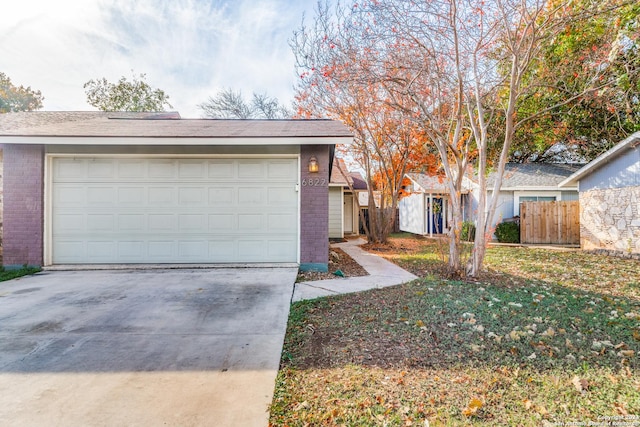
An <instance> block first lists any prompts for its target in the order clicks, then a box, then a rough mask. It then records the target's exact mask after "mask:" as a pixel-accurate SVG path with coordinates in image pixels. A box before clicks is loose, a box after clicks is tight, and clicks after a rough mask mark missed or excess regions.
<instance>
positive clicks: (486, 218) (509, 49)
mask: <svg viewBox="0 0 640 427" xmlns="http://www.w3.org/2000/svg"><path fill="white" fill-rule="evenodd" d="M575 3H576V2H573V1H563V0H554V1H547V0H494V1H492V2H485V1H479V0H431V1H425V2H416V1H412V0H365V1H362V2H358V3H350V4H348V5H345V4H340V3H338V4H336V5H335V6H334V7H330V6H329V5H328V4H327V3H320V4H319V7H318V9H317V10H316V16H315V17H314V20H313V23H312V25H309V26H305V25H303V26H302V28H301V29H300V31H298V32H297V33H296V34H295V36H294V40H293V42H292V47H293V50H294V53H295V54H296V58H297V64H298V69H299V70H300V72H301V76H302V79H301V83H300V85H299V87H298V93H299V94H300V99H301V100H302V99H304V101H305V105H311V106H313V111H314V114H319V115H323V114H327V115H331V116H333V117H337V118H340V119H342V120H344V121H345V122H347V123H348V124H349V125H350V126H352V128H353V129H354V131H355V132H356V134H358V133H362V136H361V138H362V139H363V140H365V139H367V140H368V138H371V137H372V135H371V134H370V133H369V131H370V129H371V126H369V123H371V120H372V118H371V116H376V114H379V109H378V108H371V107H372V106H374V105H375V106H380V105H384V106H385V108H389V107H390V108H391V109H392V110H394V111H395V112H396V114H394V115H392V117H396V118H397V119H398V123H407V124H408V123H411V129H413V130H414V131H413V132H414V133H415V134H416V135H420V136H421V140H420V141H416V142H415V144H413V145H412V142H411V141H407V143H406V145H405V146H404V147H406V150H411V149H414V148H415V147H421V148H422V146H424V145H425V144H426V145H427V146H429V147H431V148H432V149H435V150H436V152H437V153H438V162H439V165H438V166H439V170H440V172H441V173H442V174H443V175H444V177H445V180H444V181H445V183H446V185H447V187H448V189H449V203H450V212H451V218H450V221H449V222H450V228H449V230H448V237H449V267H450V270H451V272H452V273H454V274H462V275H464V274H467V275H469V276H478V275H479V274H480V272H481V269H482V265H483V261H484V255H485V251H486V247H487V244H488V242H489V241H490V240H491V236H492V234H493V230H492V229H491V224H492V220H493V216H494V213H495V210H496V206H497V197H493V198H489V199H488V198H487V192H488V191H492V194H498V193H499V190H500V187H501V184H502V177H503V174H504V169H505V164H506V162H507V160H508V158H509V154H510V151H511V146H512V143H513V141H514V136H515V133H516V131H517V130H518V129H519V128H521V127H522V126H524V125H525V124H526V123H529V122H530V121H533V120H536V119H537V118H538V117H541V116H542V115H543V114H544V113H545V112H546V111H551V110H552V109H554V108H558V107H560V106H563V105H567V104H569V103H571V102H572V101H574V100H576V99H578V98H580V97H581V96H584V95H585V94H586V93H592V92H594V91H597V90H599V89H601V88H602V87H604V86H605V85H606V84H607V82H606V81H603V75H604V70H605V69H606V64H598V66H594V67H590V68H588V69H586V70H585V75H584V76H583V81H584V82H585V84H584V85H582V86H581V88H580V89H579V90H578V91H577V92H572V93H565V94H564V95H563V96H562V97H559V98H558V100H557V102H555V103H554V104H552V105H547V106H545V107H544V108H542V109H541V110H538V111H533V112H530V113H529V114H528V115H526V116H519V115H518V113H519V112H520V111H521V110H519V109H518V107H519V106H520V105H521V103H522V101H523V99H524V98H525V97H527V96H529V95H530V94H531V93H534V92H535V91H536V89H537V88H538V87H539V86H538V84H539V83H540V82H539V81H538V80H537V78H536V75H535V73H532V72H531V71H532V70H533V66H534V64H536V61H537V59H538V57H539V56H540V54H541V51H542V49H543V48H544V47H545V46H548V44H549V43H553V41H554V38H555V37H556V36H557V35H558V34H561V33H562V32H563V31H565V30H566V28H567V26H568V25H576V23H577V22H580V21H581V20H584V22H586V20H587V19H589V18H590V17H593V16H595V15H598V14H605V13H609V12H610V11H612V10H615V9H616V8H617V7H619V6H620V5H619V4H618V3H621V2H619V1H618V0H606V1H596V0H583V1H581V3H580V8H576V7H575V6H574V4H575ZM354 95H357V96H356V97H355V99H354ZM360 97H361V98H360ZM371 98H374V99H375V102H372V99H371ZM354 101H355V102H354ZM354 105H358V106H359V108H358V114H357V120H352V121H349V120H345V118H346V117H348V115H347V116H345V115H344V114H342V113H343V112H344V111H347V112H350V108H353V106H354ZM345 107H346V110H344V108H345ZM364 107H367V108H364ZM385 111H386V110H385ZM496 117H502V118H503V120H502V122H500V123H499V124H498V126H494V125H495V124H496V120H495V119H496ZM373 120H374V121H373V122H374V123H375V119H373ZM404 126H405V125H403V128H404ZM496 136H497V137H496ZM372 140H374V141H375V137H374V138H372ZM381 143H389V144H391V145H393V144H394V142H392V141H390V140H389V141H381ZM422 149H423V150H424V152H428V151H429V149H424V148H422ZM491 152H494V153H497V156H496V159H495V162H494V163H493V164H491V160H492V159H491V158H490V157H489V154H490V153H491ZM406 157H408V155H407V156H406ZM470 166H472V167H473V169H474V171H475V176H476V178H477V183H478V191H477V193H478V211H477V212H476V228H477V232H476V235H475V241H474V246H473V250H472V252H471V256H470V258H469V259H468V260H462V259H461V253H462V251H461V248H462V247H461V243H460V234H461V229H462V219H463V215H462V213H463V206H462V201H461V194H462V182H463V177H464V176H465V175H466V174H468V173H469V169H470ZM490 167H493V168H494V170H495V171H496V177H497V178H496V180H495V185H494V187H493V188H488V187H487V180H486V175H487V173H488V171H489V168H490ZM405 169H406V164H405Z"/></svg>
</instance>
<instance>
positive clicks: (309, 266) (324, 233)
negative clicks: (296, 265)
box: [300, 145, 329, 271]
mask: <svg viewBox="0 0 640 427" xmlns="http://www.w3.org/2000/svg"><path fill="white" fill-rule="evenodd" d="M312 156H315V157H316V158H317V159H318V163H319V166H320V171H319V172H317V173H310V172H309V170H308V167H307V166H308V164H309V158H311V157H312ZM300 180H301V181H300V184H301V185H300V191H301V193H300V218H301V220H300V269H301V270H320V271H327V268H328V262H329V258H328V257H329V146H327V145H303V146H302V147H301V148H300ZM310 181H311V182H313V184H314V185H308V183H309V182H310ZM316 184H317V185H316Z"/></svg>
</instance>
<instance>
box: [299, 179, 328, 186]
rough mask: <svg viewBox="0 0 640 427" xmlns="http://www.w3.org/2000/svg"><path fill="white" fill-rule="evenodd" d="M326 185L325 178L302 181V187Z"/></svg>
mask: <svg viewBox="0 0 640 427" xmlns="http://www.w3.org/2000/svg"><path fill="white" fill-rule="evenodd" d="M326 183H327V179H326V178H316V179H313V178H310V179H303V180H302V186H303V187H324V186H325V184H326Z"/></svg>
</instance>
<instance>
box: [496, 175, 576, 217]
mask: <svg viewBox="0 0 640 427" xmlns="http://www.w3.org/2000/svg"><path fill="white" fill-rule="evenodd" d="M582 166H584V165H582V164H570V163H507V164H506V165H505V171H504V177H503V180H502V186H501V188H500V192H499V193H498V204H497V206H496V212H495V214H494V216H493V224H492V226H495V225H496V224H498V223H500V222H502V221H503V220H505V219H509V218H513V217H516V216H520V203H522V202H530V201H536V202H549V201H568V200H578V188H577V186H575V185H568V186H566V187H563V188H560V187H559V184H560V183H561V182H562V181H563V180H565V179H566V178H567V177H568V176H570V175H571V174H572V173H574V172H576V171H577V170H578V169H580V168H581V167H582ZM494 183H495V173H493V174H490V175H489V176H488V178H487V189H488V191H487V200H489V197H491V195H492V193H493V191H492V188H493V185H494Z"/></svg>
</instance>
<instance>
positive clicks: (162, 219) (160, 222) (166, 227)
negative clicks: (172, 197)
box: [147, 213, 176, 233]
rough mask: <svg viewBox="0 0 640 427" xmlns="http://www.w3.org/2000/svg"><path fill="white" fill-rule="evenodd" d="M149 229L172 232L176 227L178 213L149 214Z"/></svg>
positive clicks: (157, 231) (156, 231) (155, 231)
mask: <svg viewBox="0 0 640 427" xmlns="http://www.w3.org/2000/svg"><path fill="white" fill-rule="evenodd" d="M147 218H148V224H149V231H153V232H154V233H159V232H165V233H170V232H172V231H173V230H175V227H176V215H174V214H153V213H152V214H149V215H148V216H147Z"/></svg>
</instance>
